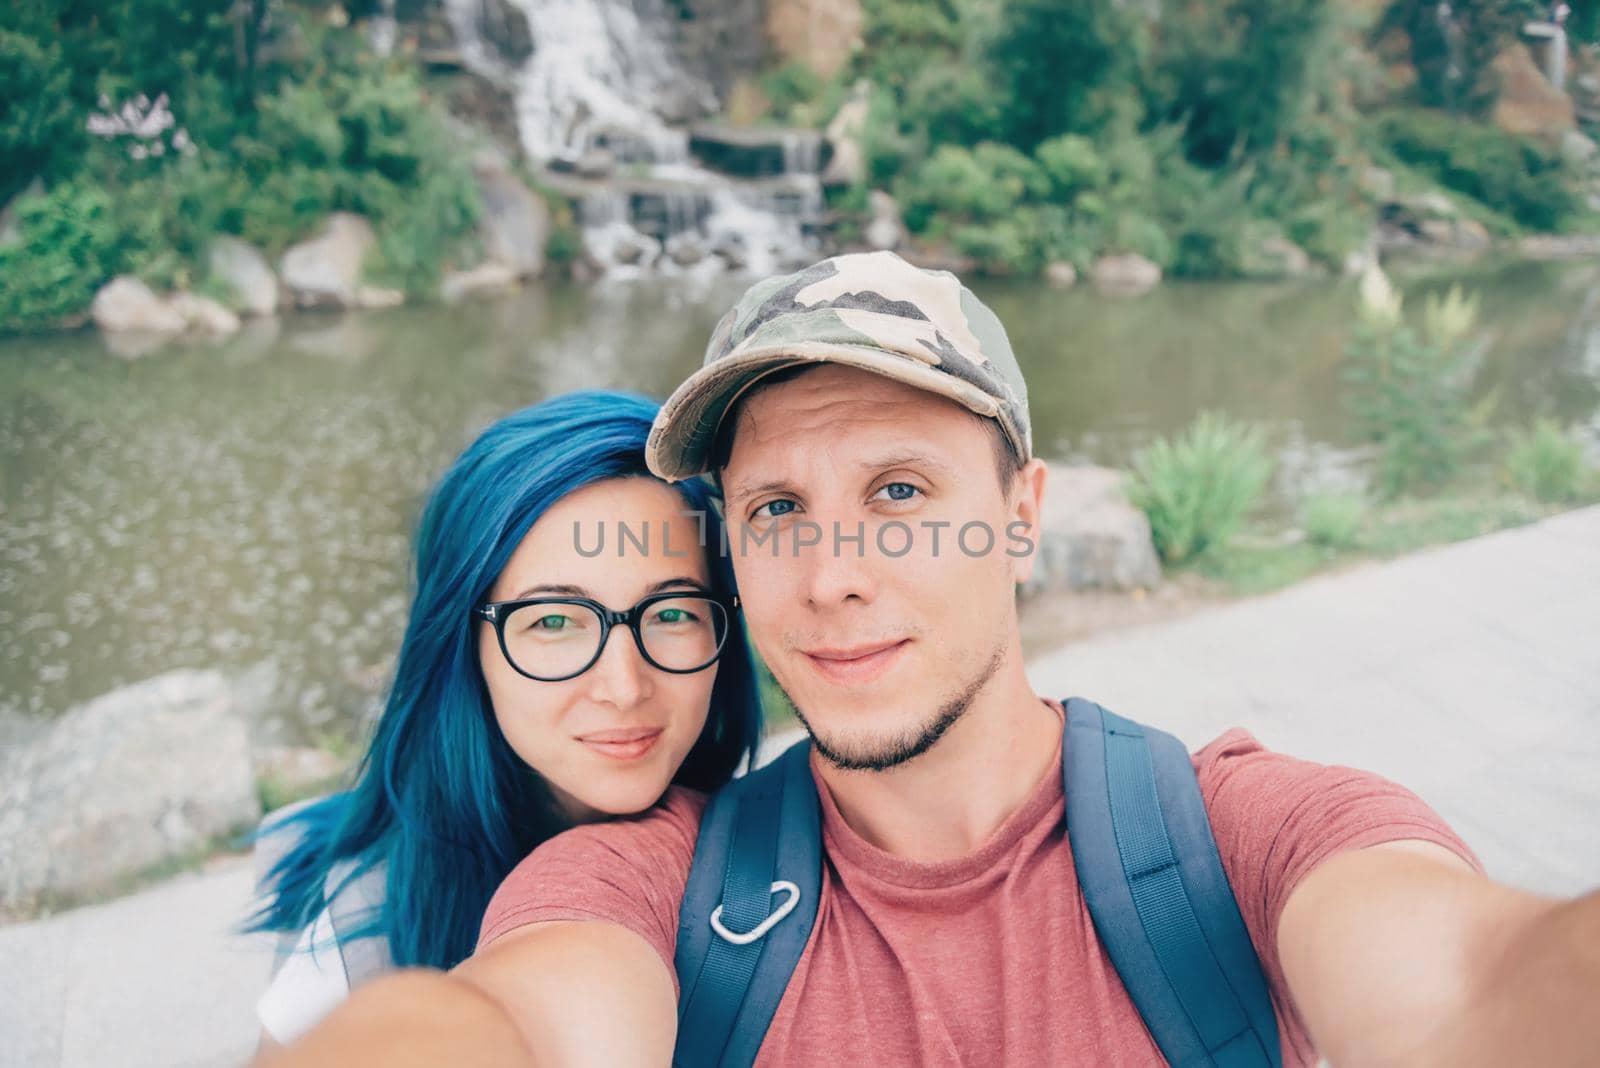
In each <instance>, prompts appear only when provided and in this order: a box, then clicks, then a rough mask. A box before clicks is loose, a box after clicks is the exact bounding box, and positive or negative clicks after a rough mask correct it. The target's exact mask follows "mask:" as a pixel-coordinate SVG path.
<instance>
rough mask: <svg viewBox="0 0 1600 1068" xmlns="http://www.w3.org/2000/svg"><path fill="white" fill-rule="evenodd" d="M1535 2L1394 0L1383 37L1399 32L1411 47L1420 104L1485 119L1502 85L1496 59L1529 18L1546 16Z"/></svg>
mask: <svg viewBox="0 0 1600 1068" xmlns="http://www.w3.org/2000/svg"><path fill="white" fill-rule="evenodd" d="M1543 6H1544V5H1542V4H1540V3H1538V2H1536V0H1451V3H1450V4H1449V5H1448V6H1446V5H1442V4H1439V3H1437V2H1436V0H1395V2H1394V3H1393V4H1392V5H1391V6H1390V8H1389V10H1388V11H1387V12H1386V13H1385V15H1384V19H1383V21H1382V24H1381V27H1380V32H1381V31H1382V30H1387V29H1390V28H1399V29H1401V30H1403V31H1404V32H1405V34H1406V37H1407V39H1409V40H1410V42H1411V62H1412V64H1413V66H1415V67H1416V70H1417V85H1416V95H1417V100H1418V102H1419V103H1421V104H1423V105H1425V106H1428V107H1437V108H1445V109H1447V110H1450V111H1455V112H1461V113H1464V114H1468V115H1484V114H1486V113H1487V112H1488V110H1489V109H1490V107H1492V106H1493V104H1494V100H1495V96H1496V94H1497V90H1498V86H1497V85H1496V84H1495V78H1494V72H1493V70H1492V69H1491V67H1490V64H1491V62H1492V61H1493V60H1494V57H1495V56H1496V55H1498V54H1499V52H1500V49H1501V48H1502V47H1503V46H1504V44H1505V42H1506V41H1508V40H1514V39H1515V37H1516V32H1517V30H1518V29H1519V28H1520V27H1521V25H1522V23H1523V22H1524V21H1526V20H1527V19H1530V18H1534V17H1536V16H1537V15H1538V14H1540V13H1541V11H1540V9H1541V7H1543Z"/></svg>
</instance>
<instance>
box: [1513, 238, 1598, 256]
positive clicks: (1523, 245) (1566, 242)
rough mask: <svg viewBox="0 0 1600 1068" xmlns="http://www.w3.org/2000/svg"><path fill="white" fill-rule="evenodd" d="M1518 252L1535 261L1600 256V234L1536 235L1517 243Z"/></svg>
mask: <svg viewBox="0 0 1600 1068" xmlns="http://www.w3.org/2000/svg"><path fill="white" fill-rule="evenodd" d="M1517 251H1518V252H1519V253H1520V254H1521V255H1523V256H1526V257H1528V258H1529V259H1535V260H1564V259H1576V258H1579V257H1588V256H1600V234H1534V235H1532V236H1531V237H1525V238H1523V239H1522V240H1521V241H1519V242H1517Z"/></svg>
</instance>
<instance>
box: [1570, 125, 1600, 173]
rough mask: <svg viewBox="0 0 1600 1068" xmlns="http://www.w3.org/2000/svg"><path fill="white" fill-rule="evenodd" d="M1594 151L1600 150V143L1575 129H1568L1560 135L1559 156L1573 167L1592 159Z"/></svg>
mask: <svg viewBox="0 0 1600 1068" xmlns="http://www.w3.org/2000/svg"><path fill="white" fill-rule="evenodd" d="M1596 152H1600V145H1597V144H1595V143H1594V140H1593V139H1592V138H1590V137H1587V136H1585V135H1584V134H1581V133H1579V132H1578V131H1577V130H1568V131H1567V132H1566V133H1563V134H1562V135H1561V158H1562V159H1564V160H1566V161H1567V162H1568V163H1570V164H1572V165H1573V166H1575V167H1581V166H1583V165H1584V164H1586V163H1589V162H1590V161H1592V160H1593V159H1594V156H1595V153H1596Z"/></svg>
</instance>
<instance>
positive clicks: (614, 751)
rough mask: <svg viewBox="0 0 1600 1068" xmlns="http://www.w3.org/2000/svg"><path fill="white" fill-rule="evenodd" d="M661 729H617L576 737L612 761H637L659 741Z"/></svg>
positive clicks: (590, 732) (591, 732)
mask: <svg viewBox="0 0 1600 1068" xmlns="http://www.w3.org/2000/svg"><path fill="white" fill-rule="evenodd" d="M661 732H662V728H661V727H617V728H613V729H611V730H602V731H589V732H588V733H587V734H580V735H578V736H577V738H578V741H580V742H582V743H583V744H584V745H586V746H588V747H589V749H590V750H591V751H593V752H596V753H599V754H600V755H601V756H607V757H610V758H611V759H613V760H637V759H638V758H639V757H642V756H644V755H645V754H646V753H648V752H649V751H650V750H652V749H654V748H655V745H656V742H658V741H660V740H661Z"/></svg>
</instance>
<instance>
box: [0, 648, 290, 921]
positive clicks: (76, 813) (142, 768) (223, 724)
mask: <svg viewBox="0 0 1600 1068" xmlns="http://www.w3.org/2000/svg"><path fill="white" fill-rule="evenodd" d="M263 696H264V694H263V692H262V689H261V687H259V686H252V685H249V684H236V683H230V681H229V680H228V679H227V678H225V677H224V676H223V675H221V674H220V673H218V672H215V671H174V672H170V673H168V674H166V675H160V676H157V677H156V678H153V679H149V680H147V681H145V682H141V683H138V684H135V685H133V686H128V687H125V688H123V689H119V690H114V691H112V692H111V693H108V694H105V695H104V696H102V697H98V698H96V699H95V700H93V701H90V702H89V703H88V704H85V705H82V706H80V707H78V708H76V709H73V710H71V711H69V712H67V713H66V714H65V715H63V716H62V717H61V718H60V719H59V720H58V721H57V722H56V723H55V724H54V725H53V726H52V727H51V728H50V729H49V730H48V731H47V732H46V733H45V734H44V735H43V736H42V737H41V738H38V739H37V740H34V741H33V742H31V743H27V744H24V745H22V746H20V747H19V748H18V749H17V751H15V752H13V753H11V754H10V755H9V756H8V757H7V758H6V760H5V766H4V768H3V772H4V774H3V775H0V906H4V907H8V908H21V907H26V906H28V905H29V904H31V903H34V902H36V901H38V900H39V899H40V898H41V897H46V896H50V897H58V898H59V897H67V898H71V897H73V896H81V895H85V894H90V893H96V892H104V891H107V890H111V889H114V888H115V887H116V885H117V884H118V882H119V881H121V880H123V879H126V878H127V877H129V876H132V875H135V874H137V873H139V872H141V871H144V870H146V869H148V868H150V867H151V866H152V865H155V864H157V863H159V862H161V861H163V860H167V859H169V858H173V857H181V856H184V855H187V854H192V853H194V852H195V851H197V850H201V849H204V848H207V847H208V846H210V845H211V844H212V843H213V842H214V841H215V840H216V839H217V838H219V837H221V836H223V835H228V834H233V833H235V832H237V831H239V830H241V829H243V828H247V827H249V826H251V825H252V824H253V823H255V821H256V820H258V819H259V818H260V816H261V804H260V801H259V799H258V798H257V795H256V783H255V771H254V768H253V766H252V761H251V752H250V725H251V723H252V722H253V720H254V719H255V717H256V715H257V713H258V712H259V705H260V702H261V700H262V698H263Z"/></svg>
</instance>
